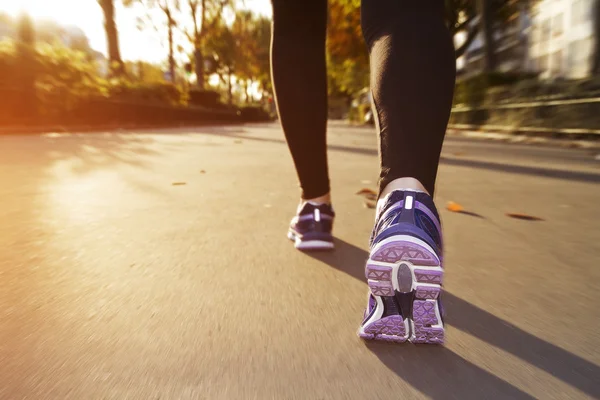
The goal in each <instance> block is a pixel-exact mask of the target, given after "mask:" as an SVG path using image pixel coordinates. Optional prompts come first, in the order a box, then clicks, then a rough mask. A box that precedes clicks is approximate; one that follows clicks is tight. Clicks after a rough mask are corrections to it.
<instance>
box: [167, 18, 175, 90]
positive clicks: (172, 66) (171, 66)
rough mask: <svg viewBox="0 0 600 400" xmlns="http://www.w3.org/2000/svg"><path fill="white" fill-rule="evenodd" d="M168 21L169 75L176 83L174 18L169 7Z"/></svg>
mask: <svg viewBox="0 0 600 400" xmlns="http://www.w3.org/2000/svg"><path fill="white" fill-rule="evenodd" d="M166 14H167V21H168V31H169V75H170V78H171V82H172V83H175V56H174V54H173V53H174V49H173V25H174V23H173V19H172V18H171V11H170V10H169V9H167V11H166Z"/></svg>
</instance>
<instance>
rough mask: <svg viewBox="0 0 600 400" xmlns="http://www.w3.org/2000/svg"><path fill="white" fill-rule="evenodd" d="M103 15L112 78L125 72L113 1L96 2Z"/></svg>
mask: <svg viewBox="0 0 600 400" xmlns="http://www.w3.org/2000/svg"><path fill="white" fill-rule="evenodd" d="M98 4H99V5H100V7H101V8H102V12H103V13H104V30H105V32H106V43H107V46H108V59H109V62H110V71H111V74H112V75H113V76H121V75H123V73H124V72H125V67H124V65H123V60H122V59H121V51H120V49H119V31H118V30H117V24H116V23H115V4H114V1H113V0H98Z"/></svg>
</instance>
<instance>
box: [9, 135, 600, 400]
mask: <svg viewBox="0 0 600 400" xmlns="http://www.w3.org/2000/svg"><path fill="white" fill-rule="evenodd" d="M376 144H377V143H376V138H375V136H374V133H373V132H372V130H371V129H368V128H351V127H347V126H345V125H342V124H333V125H332V126H331V131H330V136H329V146H330V153H329V154H330V164H331V178H332V189H333V198H334V204H335V207H336V211H337V214H338V218H337V220H336V226H335V234H336V245H337V250H336V251H335V252H334V253H329V254H318V255H310V254H303V253H300V252H297V251H295V250H294V248H293V246H292V245H291V244H290V243H289V242H288V241H287V239H286V238H285V233H286V228H287V224H288V221H289V219H290V217H291V216H292V213H293V211H294V210H295V207H296V204H297V195H298V189H297V184H296V180H295V174H294V170H293V166H292V162H291V158H290V156H289V152H288V150H287V148H286V147H285V142H284V139H283V135H282V132H281V130H280V129H279V127H278V126H277V125H276V124H265V125H250V126H236V127H205V128H198V129H190V128H186V129H171V130H160V131H142V132H108V133H94V134H90V133H85V134H50V135H21V136H18V135H13V136H10V135H6V136H0V182H1V184H0V221H2V223H1V224H0V245H1V249H2V250H1V254H2V257H0V284H1V290H0V399H2V400H4V399H10V400H13V399H61V400H62V399H394V400H396V399H420V398H433V399H484V398H491V399H531V398H540V399H580V398H600V308H599V307H598V303H599V301H600V294H599V288H600V286H599V282H600V268H599V266H598V262H599V261H600V225H599V223H598V221H599V220H600V208H599V205H600V161H598V160H596V159H595V157H596V156H597V154H594V153H593V152H590V151H588V150H577V149H558V148H549V147H539V146H538V147H535V146H527V145H511V144H501V143H490V142H486V141H477V140H467V139H459V138H449V139H448V140H447V142H446V145H445V148H444V151H443V160H442V164H441V167H440V173H439V183H438V191H437V193H436V199H437V202H438V204H439V206H440V208H441V209H442V210H441V216H442V220H443V223H444V226H445V235H446V270H447V275H446V276H447V279H446V290H447V292H446V294H445V306H446V309H447V312H448V317H447V325H448V328H447V345H446V346H445V347H437V346H429V347H428V346H414V345H410V344H406V345H389V344H368V343H367V344H365V343H364V342H362V341H361V340H360V339H358V338H357V337H356V335H355V331H356V329H357V327H358V325H359V323H360V321H361V316H362V312H363V307H364V306H365V300H366V290H367V286H366V284H365V282H364V280H363V266H364V261H365V259H366V258H367V252H366V250H367V239H368V235H369V233H370V229H371V225H372V222H373V210H372V209H369V208H366V207H365V206H364V205H363V199H362V198H361V197H359V196H357V195H355V193H356V192H357V191H358V190H360V189H361V188H364V187H370V188H374V187H375V186H376V178H377V168H378V162H377V148H376ZM449 201H454V202H457V203H459V204H461V205H462V206H463V207H464V208H465V210H466V211H467V212H466V213H452V212H449V211H447V210H446V209H445V205H446V203H447V202H449ZM506 213H523V214H529V215H532V216H535V217H539V218H541V219H543V220H542V221H527V220H519V219H514V218H510V217H508V216H506Z"/></svg>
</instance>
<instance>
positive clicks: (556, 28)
mask: <svg viewBox="0 0 600 400" xmlns="http://www.w3.org/2000/svg"><path fill="white" fill-rule="evenodd" d="M562 34H563V14H562V13H560V14H557V15H555V16H554V17H553V18H552V36H560V35H562Z"/></svg>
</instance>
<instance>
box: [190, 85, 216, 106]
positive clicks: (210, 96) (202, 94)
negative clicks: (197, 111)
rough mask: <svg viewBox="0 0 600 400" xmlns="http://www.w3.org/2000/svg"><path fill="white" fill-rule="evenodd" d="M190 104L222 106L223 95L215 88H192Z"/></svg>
mask: <svg viewBox="0 0 600 400" xmlns="http://www.w3.org/2000/svg"><path fill="white" fill-rule="evenodd" d="M189 96H190V98H189V104H190V105H192V106H200V107H206V108H222V106H223V105H222V104H221V95H220V94H219V92H215V91H214V90H198V89H192V90H190V93H189Z"/></svg>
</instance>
